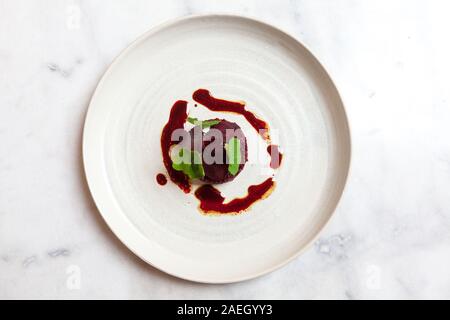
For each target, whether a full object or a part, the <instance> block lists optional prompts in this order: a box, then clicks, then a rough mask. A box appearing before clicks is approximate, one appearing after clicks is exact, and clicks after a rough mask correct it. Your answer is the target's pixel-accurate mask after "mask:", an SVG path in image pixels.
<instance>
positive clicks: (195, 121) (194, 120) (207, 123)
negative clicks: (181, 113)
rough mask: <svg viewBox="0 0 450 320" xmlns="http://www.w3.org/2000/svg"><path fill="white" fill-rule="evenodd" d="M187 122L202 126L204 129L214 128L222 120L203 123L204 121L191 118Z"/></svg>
mask: <svg viewBox="0 0 450 320" xmlns="http://www.w3.org/2000/svg"><path fill="white" fill-rule="evenodd" d="M187 121H188V122H189V123H192V124H193V125H195V126H201V127H202V129H205V128H209V127H212V126H214V125H216V124H218V123H219V122H220V120H218V119H212V120H203V121H202V120H198V119H197V118H191V117H188V118H187Z"/></svg>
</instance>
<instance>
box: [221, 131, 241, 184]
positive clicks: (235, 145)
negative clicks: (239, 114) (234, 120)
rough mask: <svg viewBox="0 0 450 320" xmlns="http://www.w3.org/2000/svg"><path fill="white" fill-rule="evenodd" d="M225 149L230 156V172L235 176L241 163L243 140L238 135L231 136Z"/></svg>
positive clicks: (228, 156)
mask: <svg viewBox="0 0 450 320" xmlns="http://www.w3.org/2000/svg"><path fill="white" fill-rule="evenodd" d="M225 151H226V153H227V158H228V172H229V173H231V174H232V175H233V176H234V175H236V173H237V172H238V171H239V165H240V164H241V141H240V140H239V139H238V138H236V137H233V138H231V139H230V140H229V141H228V143H227V144H226V145H225Z"/></svg>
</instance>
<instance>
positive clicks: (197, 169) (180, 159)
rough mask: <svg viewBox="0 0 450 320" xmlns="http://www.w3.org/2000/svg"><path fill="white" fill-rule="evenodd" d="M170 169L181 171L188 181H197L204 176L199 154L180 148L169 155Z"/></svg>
mask: <svg viewBox="0 0 450 320" xmlns="http://www.w3.org/2000/svg"><path fill="white" fill-rule="evenodd" d="M171 158H172V168H173V169H175V170H177V171H182V172H183V173H184V174H185V175H187V176H188V177H189V179H199V178H203V177H204V176H205V170H204V168H203V165H202V156H201V154H200V153H199V152H197V151H195V150H193V151H190V150H188V149H184V148H180V149H179V150H175V152H173V153H172V154H171Z"/></svg>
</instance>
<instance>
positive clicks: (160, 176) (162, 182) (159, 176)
mask: <svg viewBox="0 0 450 320" xmlns="http://www.w3.org/2000/svg"><path fill="white" fill-rule="evenodd" d="M156 182H158V184H160V185H162V186H163V185H165V184H166V183H167V178H166V176H165V175H163V174H162V173H158V174H157V175H156Z"/></svg>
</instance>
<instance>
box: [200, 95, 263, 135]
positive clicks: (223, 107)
mask: <svg viewBox="0 0 450 320" xmlns="http://www.w3.org/2000/svg"><path fill="white" fill-rule="evenodd" d="M192 98H193V99H194V100H195V101H197V102H198V103H200V104H202V105H204V106H205V107H207V108H208V109H209V110H212V111H222V112H234V113H237V114H240V115H243V116H244V117H245V119H246V120H247V121H248V123H250V125H251V126H252V127H253V128H255V130H256V131H258V133H259V134H260V135H261V136H262V137H263V138H264V139H266V140H268V139H269V126H268V124H267V122H265V121H264V120H261V119H259V118H258V117H256V116H255V115H254V114H253V113H252V112H250V111H248V110H246V109H245V103H243V102H239V101H228V100H223V99H218V98H214V97H213V96H212V95H211V93H210V92H209V91H208V90H206V89H198V90H196V91H195V92H194V94H193V95H192Z"/></svg>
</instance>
